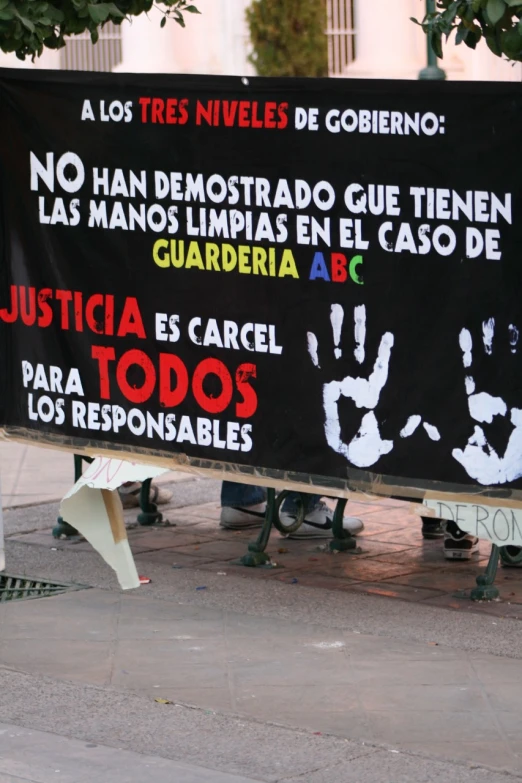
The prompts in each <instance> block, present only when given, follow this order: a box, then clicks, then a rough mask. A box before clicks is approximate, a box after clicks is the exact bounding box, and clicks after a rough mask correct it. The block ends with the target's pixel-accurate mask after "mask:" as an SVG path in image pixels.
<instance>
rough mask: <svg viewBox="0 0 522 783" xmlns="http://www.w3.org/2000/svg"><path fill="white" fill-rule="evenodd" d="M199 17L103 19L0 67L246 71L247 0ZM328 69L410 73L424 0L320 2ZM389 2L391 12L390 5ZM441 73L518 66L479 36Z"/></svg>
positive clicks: (413, 74)
mask: <svg viewBox="0 0 522 783" xmlns="http://www.w3.org/2000/svg"><path fill="white" fill-rule="evenodd" d="M195 1H196V2H197V5H198V7H199V8H200V10H201V12H202V13H201V15H196V14H187V15H186V22H187V26H186V28H185V29H182V28H181V27H180V26H179V25H177V24H176V23H175V22H173V21H170V22H169V23H168V24H167V25H166V26H165V27H164V28H160V21H161V18H162V14H161V12H160V11H159V10H157V9H153V11H151V13H150V14H148V15H145V14H142V15H141V16H139V17H137V18H135V19H133V20H132V21H125V22H123V23H122V24H121V25H120V26H114V25H108V26H106V27H105V28H104V30H103V31H102V34H101V36H100V41H99V43H98V44H97V45H96V46H95V47H94V46H92V44H91V43H90V40H89V38H88V36H75V37H74V38H72V39H71V41H70V43H69V44H68V46H67V47H66V49H64V50H61V51H58V52H50V51H49V52H45V53H44V55H43V56H42V57H41V58H39V59H38V60H37V62H36V63H34V64H33V63H31V62H30V61H27V62H26V63H21V62H20V61H19V60H17V59H16V58H15V57H14V56H12V55H1V56H0V64H1V65H3V66H8V67H13V66H15V67H18V66H21V67H28V68H66V69H72V70H101V71H104V70H114V71H120V72H131V73H139V72H142V73H144V72H148V73H160V72H163V73H208V74H232V75H241V76H244V75H251V74H252V73H253V68H252V66H251V64H250V63H249V61H248V55H249V50H250V44H249V36H248V30H247V25H246V22H245V9H246V7H247V6H248V4H249V3H250V0H219V2H216V0H195ZM326 3H327V20H326V27H325V37H326V42H325V43H326V45H327V47H328V57H329V67H330V75H331V76H332V77H339V76H346V77H353V78H396V79H416V78H417V76H418V74H419V71H420V70H421V69H422V68H423V67H424V66H425V64H426V39H425V37H424V34H423V33H422V31H421V30H420V28H419V27H418V26H416V25H415V24H413V22H411V21H410V17H412V16H413V17H422V15H423V9H424V5H425V4H424V0H393V2H392V0H326ZM392 5H393V13H391V12H390V6H392ZM441 65H442V67H443V68H444V69H445V71H446V73H447V77H448V78H449V79H460V80H462V79H469V80H491V81H497V80H498V81H520V80H522V65H521V64H520V63H518V64H516V65H513V64H511V63H509V62H507V61H503V60H501V59H500V58H498V57H495V56H494V55H493V54H492V53H491V52H490V51H489V49H488V48H487V46H486V44H485V42H484V41H482V42H481V43H480V44H479V46H478V47H477V49H476V51H475V52H472V51H471V50H470V49H468V48H467V47H466V46H464V45H461V46H458V47H457V46H455V45H454V44H449V45H448V46H447V47H446V49H445V57H444V60H443V61H442V63H441Z"/></svg>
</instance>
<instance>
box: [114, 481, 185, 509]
mask: <svg viewBox="0 0 522 783" xmlns="http://www.w3.org/2000/svg"><path fill="white" fill-rule="evenodd" d="M118 492H119V494H120V498H121V504H122V506H123V508H137V507H138V506H139V505H140V493H141V483H140V482H139V481H134V482H133V483H132V484H129V485H128V486H126V487H125V486H123V487H120V488H119V490H118ZM149 500H150V502H151V503H156V505H158V506H163V505H165V504H166V503H168V502H169V501H170V500H172V492H170V491H169V490H168V489H163V487H158V486H157V485H156V484H151V485H150V494H149Z"/></svg>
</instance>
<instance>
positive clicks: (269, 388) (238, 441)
mask: <svg viewBox="0 0 522 783" xmlns="http://www.w3.org/2000/svg"><path fill="white" fill-rule="evenodd" d="M0 105H1V107H2V123H1V126H0V167H1V180H0V199H1V204H0V209H1V251H0V252H1V260H2V263H1V278H0V341H1V343H0V344H1V359H0V361H1V373H0V426H1V427H2V428H3V431H4V433H6V434H7V435H8V436H11V437H18V438H32V439H36V440H37V441H38V442H40V443H48V444H51V445H52V444H54V445H57V446H59V447H66V448H70V449H76V450H82V449H83V450H87V451H88V452H89V453H96V454H104V453H110V454H114V453H117V452H122V453H125V454H132V455H134V456H135V458H136V459H138V458H140V459H143V460H144V461H147V460H157V461H159V462H161V464H163V465H165V466H168V465H173V464H175V463H176V464H184V465H185V467H187V466H189V467H190V466H192V467H194V468H198V469H201V470H205V469H209V470H210V469H212V470H214V471H216V470H217V471H220V472H221V473H222V474H223V476H226V475H228V476H229V477H232V478H233V477H234V476H236V477H238V478H239V480H243V481H248V480H249V478H250V476H252V475H255V480H256V481H258V482H264V483H265V484H267V485H272V486H274V485H277V486H283V485H286V484H287V483H289V482H293V483H294V484H295V483H297V484H300V485H301V486H303V487H305V486H306V487H307V488H308V489H311V488H313V486H319V487H321V488H329V489H330V490H331V493H332V494H333V495H342V494H343V493H347V492H349V491H350V490H353V491H365V492H376V493H378V494H388V495H390V494H392V495H393V494H395V495H400V496H401V497H414V498H417V499H422V498H424V495H425V494H426V493H429V497H430V498H432V499H433V498H439V499H441V500H443V501H448V502H449V501H451V502H450V505H447V506H446V508H450V506H451V503H453V502H458V497H459V494H460V493H466V494H467V495H476V494H478V495H480V503H481V504H484V503H485V504H486V505H488V503H489V504H493V505H495V506H496V507H497V506H502V498H508V499H509V500H510V503H511V504H514V505H515V506H518V505H519V503H520V501H521V499H522V494H521V489H522V371H521V367H522V345H521V344H520V341H519V329H520V327H521V325H522V299H521V296H520V292H521V291H522V264H521V263H520V258H519V256H520V247H521V246H522V201H521V188H522V182H521V179H520V176H519V172H518V169H517V166H516V160H515V153H516V150H517V149H518V141H519V138H520V133H521V130H522V90H521V87H520V85H518V84H488V83H485V84H459V83H452V84H427V83H422V84H418V83H415V82H393V81H372V82H368V81H359V80H290V79H250V78H249V79H246V78H244V79H240V78H235V77H206V76H204V77H203V76H201V77H199V76H167V75H148V76H143V75H135V74H132V75H131V74H128V75H124V74H121V75H114V74H82V73H63V72H55V71H53V72H44V71H36V72H33V71H31V72H27V71H14V70H3V71H2V73H1V75H0ZM140 455H141V457H140ZM439 510H440V509H439ZM468 516H469V515H468ZM517 535H518V534H517Z"/></svg>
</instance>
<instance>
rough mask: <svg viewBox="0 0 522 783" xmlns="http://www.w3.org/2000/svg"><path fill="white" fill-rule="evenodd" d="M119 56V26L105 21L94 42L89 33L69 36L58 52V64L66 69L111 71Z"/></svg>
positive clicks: (119, 59)
mask: <svg viewBox="0 0 522 783" xmlns="http://www.w3.org/2000/svg"><path fill="white" fill-rule="evenodd" d="M121 57H122V55H121V27H120V26H119V25H115V24H112V22H107V24H105V25H104V26H103V28H102V29H101V30H100V37H99V39H98V43H96V44H93V43H92V41H91V36H90V35H89V33H82V34H81V35H74V36H71V37H70V38H69V39H68V40H67V46H65V47H64V48H63V49H62V50H61V52H60V66H61V67H62V68H63V69H64V70H66V71H112V69H113V68H114V67H115V66H116V65H118V64H119V63H120V62H121Z"/></svg>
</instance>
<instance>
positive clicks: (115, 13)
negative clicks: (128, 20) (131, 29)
mask: <svg viewBox="0 0 522 783" xmlns="http://www.w3.org/2000/svg"><path fill="white" fill-rule="evenodd" d="M107 5H108V6H109V12H110V15H111V16H112V17H113V18H114V19H125V14H124V13H123V12H122V11H120V9H119V8H118V6H117V5H116V4H115V3H107Z"/></svg>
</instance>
